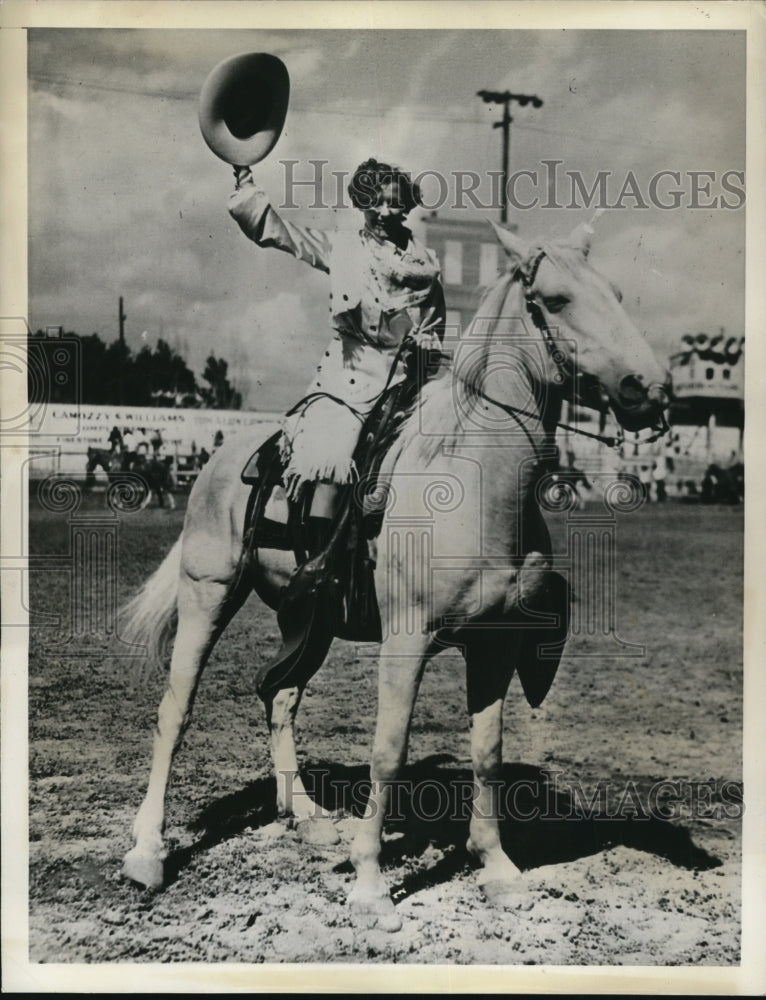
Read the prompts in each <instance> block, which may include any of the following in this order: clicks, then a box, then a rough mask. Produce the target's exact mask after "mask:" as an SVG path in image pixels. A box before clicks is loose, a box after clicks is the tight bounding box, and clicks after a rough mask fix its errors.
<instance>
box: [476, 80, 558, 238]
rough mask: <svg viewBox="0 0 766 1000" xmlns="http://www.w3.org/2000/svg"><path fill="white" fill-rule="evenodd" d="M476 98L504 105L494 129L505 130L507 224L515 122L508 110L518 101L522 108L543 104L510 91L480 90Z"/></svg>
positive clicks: (503, 211) (504, 205) (503, 212)
mask: <svg viewBox="0 0 766 1000" xmlns="http://www.w3.org/2000/svg"><path fill="white" fill-rule="evenodd" d="M476 96H477V97H480V98H481V99H482V100H483V101H484V103H485V104H502V105H503V117H502V118H501V119H500V121H499V122H494V123H493V125H492V128H501V129H502V130H503V176H502V181H503V193H502V201H501V204H500V221H501V222H503V223H506V222H507V221H508V162H509V158H510V154H511V122H512V121H513V118H511V115H510V112H509V110H508V109H509V107H510V104H511V101H516V102H517V103H518V104H520V105H521V106H522V108H523V107H526V105H527V104H531V105H532V107H533V108H541V107H542V106H543V102H542V100H541V99H540V98H539V97H538V96H537V95H536V94H512V93H511V92H510V90H503V91H498V90H479V91H477V92H476Z"/></svg>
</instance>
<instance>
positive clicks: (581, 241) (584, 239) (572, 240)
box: [567, 208, 604, 257]
mask: <svg viewBox="0 0 766 1000" xmlns="http://www.w3.org/2000/svg"><path fill="white" fill-rule="evenodd" d="M603 214H604V209H603V208H597V209H596V211H595V212H594V213H593V215H592V216H591V219H590V222H581V223H580V225H579V226H577V227H576V228H575V229H573V230H572V235H571V236H570V237H569V239H568V241H567V242H568V243H569V244H570V245H571V246H573V247H575V249H577V250H582V252H583V253H584V254H585V256H586V257H587V256H588V254H589V253H590V241H591V237H592V236H593V233H594V232H595V229H594V228H593V223H594V222H595V221H596V219H598V217H599V216H600V215H603Z"/></svg>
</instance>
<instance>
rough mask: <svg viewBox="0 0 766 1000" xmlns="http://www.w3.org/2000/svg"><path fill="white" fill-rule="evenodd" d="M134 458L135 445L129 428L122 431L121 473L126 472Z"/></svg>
mask: <svg viewBox="0 0 766 1000" xmlns="http://www.w3.org/2000/svg"><path fill="white" fill-rule="evenodd" d="M135 458H136V451H135V445H134V443H133V431H132V430H131V429H130V427H123V429H122V471H123V472H127V471H128V470H129V469H130V467H131V465H132V464H133V462H134V461H135Z"/></svg>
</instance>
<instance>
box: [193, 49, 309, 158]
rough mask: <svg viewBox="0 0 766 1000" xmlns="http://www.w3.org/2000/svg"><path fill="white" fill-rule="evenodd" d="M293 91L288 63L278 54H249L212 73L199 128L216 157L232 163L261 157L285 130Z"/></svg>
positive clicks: (203, 93)
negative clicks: (283, 129)
mask: <svg viewBox="0 0 766 1000" xmlns="http://www.w3.org/2000/svg"><path fill="white" fill-rule="evenodd" d="M289 95H290V77H289V76H288V73H287V67H286V66H285V64H284V63H283V62H282V60H281V59H278V58H277V56H272V55H269V54H268V53H266V52H247V53H244V54H243V55H238V56H230V57H229V58H228V59H224V60H223V62H220V63H218V65H217V66H216V67H215V68H214V69H213V70H211V71H210V73H209V74H208V77H207V79H206V80H205V82H204V84H203V85H202V90H201V91H200V95H199V127H200V129H201V130H202V135H203V137H204V139H205V142H206V143H207V144H208V146H210V148H211V149H212V150H213V152H214V153H215V154H216V156H220V157H221V159H222V160H225V161H226V162H227V163H231V164H232V165H233V166H239V167H246V166H250V165H251V164H253V163H258V162H259V160H262V159H263V158H264V157H265V156H267V155H268V153H270V152H271V150H272V149H273V148H274V146H275V145H276V144H277V140H278V139H279V136H280V134H281V132H282V126H283V125H284V123H285V116H286V114H287V103H288V98H289Z"/></svg>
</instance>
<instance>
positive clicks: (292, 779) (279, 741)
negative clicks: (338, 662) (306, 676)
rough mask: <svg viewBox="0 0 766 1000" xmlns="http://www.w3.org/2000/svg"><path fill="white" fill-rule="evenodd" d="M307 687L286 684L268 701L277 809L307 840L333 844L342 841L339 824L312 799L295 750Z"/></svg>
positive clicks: (267, 714)
mask: <svg viewBox="0 0 766 1000" xmlns="http://www.w3.org/2000/svg"><path fill="white" fill-rule="evenodd" d="M302 694H303V687H290V688H282V689H281V690H279V691H277V692H276V694H274V696H273V697H272V698H269V699H267V701H266V718H267V721H268V725H269V735H270V738H271V757H272V761H273V764H274V773H275V776H276V781H277V813H278V815H279V816H280V817H286V818H288V819H289V820H291V821H292V822H293V823H294V824H295V826H296V830H297V833H298V836H299V837H300V839H301V840H303V841H304V842H305V843H307V844H315V845H331V844H337V843H338V842H339V841H340V836H339V835H338V831H337V830H336V829H335V824H334V823H333V821H332V818H331V817H330V814H329V813H327V812H326V811H325V810H324V809H322V807H321V806H320V805H319V804H318V803H316V802H315V801H314V799H312V797H311V796H310V795H309V793H308V792H307V791H306V788H305V786H304V784H303V781H302V780H301V776H300V773H299V771H298V758H297V755H296V751H295V735H294V726H295V716H296V714H297V712H298V706H299V705H300V701H301V696H302Z"/></svg>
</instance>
